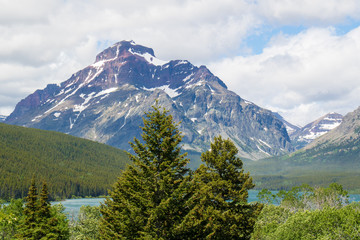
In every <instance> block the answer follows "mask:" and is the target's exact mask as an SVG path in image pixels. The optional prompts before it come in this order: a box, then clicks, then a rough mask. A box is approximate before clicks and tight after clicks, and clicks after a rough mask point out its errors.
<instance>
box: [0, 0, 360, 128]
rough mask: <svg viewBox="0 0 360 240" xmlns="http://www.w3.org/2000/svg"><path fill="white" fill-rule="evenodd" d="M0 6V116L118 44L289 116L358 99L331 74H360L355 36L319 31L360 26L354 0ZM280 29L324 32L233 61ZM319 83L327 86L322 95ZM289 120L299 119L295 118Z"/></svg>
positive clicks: (2, 1)
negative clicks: (131, 43)
mask: <svg viewBox="0 0 360 240" xmlns="http://www.w3.org/2000/svg"><path fill="white" fill-rule="evenodd" d="M299 3H301V4H299ZM0 5H1V8H0V73H1V74H0V84H1V88H2V90H0V100H2V101H0V114H4V113H5V112H6V113H8V112H9V110H8V109H11V108H13V107H14V106H15V104H16V103H17V102H19V100H21V99H22V98H24V97H26V96H27V95H28V94H30V93H32V92H33V91H34V90H36V89H38V88H44V87H45V86H46V85H47V84H49V83H59V82H62V81H64V80H66V79H67V78H68V77H70V76H71V74H72V73H74V72H76V71H78V70H80V69H81V68H83V67H85V66H87V65H89V64H91V63H92V62H93V61H94V59H95V56H96V54H97V53H98V52H99V51H101V50H102V49H103V48H105V47H107V46H109V45H110V44H112V43H114V42H117V41H121V40H124V39H127V40H130V39H133V40H135V41H136V42H137V43H139V44H142V45H145V46H148V47H151V48H153V49H154V50H155V54H156V55H157V57H158V58H160V59H163V60H170V59H187V60H189V61H191V62H192V63H194V64H197V65H200V64H208V63H210V62H213V64H212V65H211V67H210V68H211V70H214V72H215V73H216V74H218V75H219V76H220V77H221V78H222V79H223V80H224V81H225V82H226V83H227V84H228V86H229V88H230V89H233V90H235V91H236V92H237V93H239V94H240V96H242V97H245V98H248V99H249V100H252V101H254V102H255V103H257V104H259V105H261V106H264V107H272V108H278V109H280V110H283V111H284V112H286V113H287V115H288V116H290V115H291V114H290V111H294V109H295V108H294V106H296V105H297V106H302V105H301V104H304V106H315V105H316V104H318V105H319V106H325V105H323V104H325V102H326V103H327V104H328V103H329V101H328V100H329V98H330V99H331V98H334V99H337V101H333V102H334V104H335V105H339V106H340V105H342V104H346V103H347V101H348V100H346V97H347V96H349V97H351V98H352V99H354V98H356V94H355V93H354V92H353V91H354V89H356V88H355V86H354V84H352V85H351V84H350V85H351V87H352V88H351V87H339V86H338V84H337V83H336V81H335V78H334V76H337V75H339V74H336V73H338V72H340V71H341V68H342V67H343V65H346V66H345V67H346V69H347V71H346V72H345V71H343V73H342V76H343V78H344V79H345V80H344V81H345V82H346V81H347V82H346V83H347V84H348V82H351V81H352V80H350V79H353V78H354V76H355V75H356V74H357V73H358V72H359V71H358V70H357V68H356V66H354V64H352V63H354V62H356V61H358V58H357V56H355V55H356V54H355V53H356V52H355V51H356V50H357V47H356V44H357V42H356V41H357V40H358V38H357V37H358V36H357V34H358V33H357V31H353V32H351V33H349V34H347V35H346V36H344V37H337V36H336V35H335V34H334V33H333V32H332V30H331V29H329V28H325V27H326V26H328V25H332V24H342V23H346V22H347V21H349V19H350V20H354V19H355V20H358V19H359V18H360V17H359V16H360V4H358V1H357V0H328V1H326V2H325V3H324V1H317V0H304V1H296V0H261V1H252V0H250V1H249V0H223V1H217V0H207V1H205V0H187V1H180V0H159V1H145V0H139V1H125V0H103V1H97V0H90V1H86V0H80V1H63V0H54V1H47V0H32V1H28V0H17V1H12V0H0ZM283 25H305V26H307V27H311V26H316V27H322V28H323V29H320V28H314V29H310V30H309V31H307V32H304V33H301V34H299V35H298V36H293V37H289V36H283V35H279V36H277V37H275V38H273V39H272V42H271V43H269V46H268V47H267V48H266V49H265V50H264V52H263V54H261V55H253V56H248V57H239V55H244V54H245V53H247V54H249V53H251V50H249V49H248V46H246V41H245V40H246V38H247V37H249V36H251V35H254V34H255V35H261V34H262V31H263V30H264V28H270V29H272V28H279V27H281V26H283ZM345 43H346V44H348V45H349V46H345ZM219 59H224V60H222V61H220V60H219ZM325 63H326V64H325ZM346 63H347V64H346ZM227 64H228V65H227ZM294 73H296V74H295V75H294ZM358 75H359V74H358ZM284 79H287V80H286V81H285V80H284ZM323 79H331V80H329V82H328V83H327V86H328V88H326V89H322V90H320V86H321V85H322V84H323V83H324V80H323ZM342 80H343V79H342ZM310 82H311V83H312V86H313V87H312V88H311V89H310V90H309V89H308V90H306V85H307V84H309V83H310ZM255 83H256V84H255ZM351 83H353V82H351ZM254 86H265V88H266V89H263V88H262V87H257V88H254ZM269 86H271V88H270V87H269ZM334 89H336V91H335V90H334ZM350 90H352V92H349V91H350ZM280 93H284V94H280ZM259 96H260V97H259ZM262 96H263V98H261V97H262ZM266 98H269V99H270V98H271V99H270V100H264V99H266ZM306 99H307V100H306ZM309 99H311V101H310V100H309ZM326 99H328V100H326ZM309 104H310V105H309ZM311 104H315V105H311ZM334 104H333V106H335V105H334ZM313 108H314V107H310V109H313ZM324 108H325V107H324ZM337 108H338V109H339V110H343V109H342V108H341V107H337ZM2 109H6V111H5V110H2ZM301 109H304V108H301ZM325 109H327V108H325ZM335 110H336V109H335ZM301 111H302V112H303V113H305V110H301ZM319 111H320V110H319ZM309 112H311V111H309ZM291 116H292V119H294V120H296V121H299V122H302V121H305V120H301V121H300V120H297V119H300V117H299V116H296V114H295V112H294V114H293V115H291ZM311 116H312V115H311ZM311 120H313V119H311Z"/></svg>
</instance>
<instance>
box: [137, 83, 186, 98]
mask: <svg viewBox="0 0 360 240" xmlns="http://www.w3.org/2000/svg"><path fill="white" fill-rule="evenodd" d="M142 89H143V90H146V91H155V90H157V89H160V90H163V91H164V92H165V93H166V94H167V95H169V97H171V98H174V97H177V96H179V95H180V93H178V90H179V88H177V89H172V88H170V86H169V85H163V86H160V87H154V88H145V87H144V88H142Z"/></svg>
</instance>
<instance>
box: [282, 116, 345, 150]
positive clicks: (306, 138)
mask: <svg viewBox="0 0 360 240" xmlns="http://www.w3.org/2000/svg"><path fill="white" fill-rule="evenodd" d="M342 119H343V116H342V115H341V114H338V113H334V112H333V113H328V114H326V115H325V116H323V117H321V118H319V119H317V120H315V121H314V122H311V123H309V124H307V125H306V126H305V127H302V128H300V129H298V130H296V131H294V132H292V133H289V135H290V139H291V141H292V143H293V145H294V146H295V148H296V149H300V148H303V147H305V146H306V145H308V144H309V143H311V142H312V141H314V140H315V139H316V138H318V137H320V136H322V135H324V134H325V133H327V132H329V131H331V130H332V129H334V128H336V127H337V126H339V125H340V124H341V121H342Z"/></svg>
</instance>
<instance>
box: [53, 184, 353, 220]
mask: <svg viewBox="0 0 360 240" xmlns="http://www.w3.org/2000/svg"><path fill="white" fill-rule="evenodd" d="M258 193H259V191H258V190H250V191H249V202H256V201H257V200H258V198H257V195H258ZM103 201H104V198H79V199H66V200H64V201H60V202H52V204H57V203H61V204H62V205H63V206H64V207H65V213H66V214H67V215H68V216H69V217H70V218H71V217H76V216H77V215H78V213H79V210H80V207H81V206H83V205H89V206H100V203H101V202H103ZM349 201H350V202H360V194H350V195H349Z"/></svg>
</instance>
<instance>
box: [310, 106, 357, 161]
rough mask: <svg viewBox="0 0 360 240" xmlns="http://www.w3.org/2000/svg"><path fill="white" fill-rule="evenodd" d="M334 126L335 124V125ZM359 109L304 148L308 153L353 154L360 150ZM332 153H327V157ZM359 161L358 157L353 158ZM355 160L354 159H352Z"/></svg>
mask: <svg viewBox="0 0 360 240" xmlns="http://www.w3.org/2000/svg"><path fill="white" fill-rule="evenodd" d="M335 125H336V124H335ZM359 142H360V107H359V108H357V109H356V110H355V111H353V112H351V113H348V114H346V115H345V117H343V119H342V122H341V124H339V125H338V127H336V128H333V130H331V131H330V132H328V133H327V134H325V135H324V136H322V137H320V138H317V139H315V140H314V141H313V142H312V143H311V144H309V145H308V146H306V147H305V149H304V150H305V152H308V151H320V150H321V151H323V150H324V149H338V150H339V152H343V153H344V154H345V155H346V153H351V154H353V153H354V151H358V150H360V145H359V144H358V143H359ZM331 152H333V150H332V151H330V152H329V153H327V155H329V154H330V153H331ZM354 157H355V158H356V160H358V161H360V155H355V156H354ZM354 160H355V159H354Z"/></svg>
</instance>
